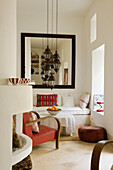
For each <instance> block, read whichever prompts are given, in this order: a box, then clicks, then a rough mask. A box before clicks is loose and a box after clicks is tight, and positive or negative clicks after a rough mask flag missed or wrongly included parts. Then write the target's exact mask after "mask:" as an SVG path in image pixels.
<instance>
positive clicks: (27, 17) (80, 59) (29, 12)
mask: <svg viewBox="0 0 113 170" xmlns="http://www.w3.org/2000/svg"><path fill="white" fill-rule="evenodd" d="M17 2H18V75H20V67H21V62H20V61H21V53H20V50H21V47H20V33H21V32H36V33H47V27H46V12H45V11H46V3H45V6H42V1H41V0H38V1H37V0H33V1H31V0H24V1H23V0H18V1H17ZM62 8H63V7H62ZM58 27H59V28H58V33H60V34H75V35H76V38H77V39H76V62H77V63H76V82H75V86H76V90H77V91H84V83H85V82H84V77H85V73H84V69H85V65H84V62H85V57H84V37H83V17H81V16H80V17H79V16H64V15H62V14H61V11H59V25H58ZM49 32H50V33H51V27H50V28H49ZM54 33H55V29H54ZM66 91H67V90H66ZM74 91H75V89H74Z"/></svg>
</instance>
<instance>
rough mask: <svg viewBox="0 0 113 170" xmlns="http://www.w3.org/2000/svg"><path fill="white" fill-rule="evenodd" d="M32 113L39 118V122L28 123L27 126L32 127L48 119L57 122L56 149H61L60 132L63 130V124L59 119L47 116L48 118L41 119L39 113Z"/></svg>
mask: <svg viewBox="0 0 113 170" xmlns="http://www.w3.org/2000/svg"><path fill="white" fill-rule="evenodd" d="M31 112H33V113H35V114H36V115H37V118H38V119H37V120H34V121H32V122H29V123H26V124H25V126H29V125H32V124H34V123H38V124H40V122H41V121H42V120H46V119H55V120H56V122H57V130H56V132H57V133H56V148H57V149H59V141H60V130H61V123H60V121H59V119H58V118H56V117H54V116H47V117H43V118H40V115H39V114H38V113H37V112H35V111H31Z"/></svg>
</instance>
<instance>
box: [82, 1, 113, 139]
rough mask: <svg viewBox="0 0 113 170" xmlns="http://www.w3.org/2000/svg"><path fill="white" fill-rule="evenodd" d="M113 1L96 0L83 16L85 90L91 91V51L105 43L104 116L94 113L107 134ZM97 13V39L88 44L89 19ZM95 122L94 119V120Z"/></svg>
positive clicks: (112, 86)
mask: <svg viewBox="0 0 113 170" xmlns="http://www.w3.org/2000/svg"><path fill="white" fill-rule="evenodd" d="M112 7H113V1H112V0H108V1H106V0H96V1H95V2H94V3H93V4H92V6H91V8H90V10H89V11H88V13H87V15H86V16H85V22H84V24H85V35H86V40H85V49H86V66H87V69H86V81H87V86H86V88H85V89H86V90H87V91H88V90H89V91H91V53H92V50H94V49H96V48H97V47H99V46H100V45H102V44H104V43H105V77H104V81H105V90H104V95H105V111H104V116H101V119H100V118H99V117H100V115H98V114H97V115H96V118H94V119H98V118H99V123H100V125H104V126H105V128H106V130H107V132H108V134H110V135H111V136H113V104H112V103H113V99H112V96H113V78H112V73H113V57H112V56H113V22H112V19H111V16H113V9H112ZM95 13H97V40H96V41H94V42H93V43H92V44H90V37H89V36H90V30H89V28H90V19H91V17H92V16H93V15H94V14H95ZM92 116H93V114H92ZM94 122H95V123H96V121H94Z"/></svg>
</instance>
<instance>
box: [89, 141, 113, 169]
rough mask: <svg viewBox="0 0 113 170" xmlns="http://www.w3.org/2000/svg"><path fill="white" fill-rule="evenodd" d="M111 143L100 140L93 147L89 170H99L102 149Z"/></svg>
mask: <svg viewBox="0 0 113 170" xmlns="http://www.w3.org/2000/svg"><path fill="white" fill-rule="evenodd" d="M111 143H113V140H102V141H100V142H98V143H97V144H96V145H95V147H94V149H93V152H92V157H91V170H99V160H100V154H101V152H102V149H103V148H104V146H106V145H108V144H111Z"/></svg>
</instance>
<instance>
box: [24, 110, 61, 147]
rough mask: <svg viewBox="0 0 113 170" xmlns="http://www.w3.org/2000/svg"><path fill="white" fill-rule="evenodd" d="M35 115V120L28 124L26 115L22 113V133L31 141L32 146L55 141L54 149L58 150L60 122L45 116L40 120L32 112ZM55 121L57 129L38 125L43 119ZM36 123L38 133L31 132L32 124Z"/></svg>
mask: <svg viewBox="0 0 113 170" xmlns="http://www.w3.org/2000/svg"><path fill="white" fill-rule="evenodd" d="M32 112H33V113H35V114H36V115H37V120H35V121H32V122H29V117H28V113H23V133H24V134H26V135H27V136H29V137H30V138H31V139H32V145H33V146H36V145H39V144H42V143H45V142H48V141H51V140H54V139H56V148H57V149H58V148H59V139H60V129H61V125H60V121H59V119H58V118H56V117H53V116H47V117H44V118H40V116H39V114H38V113H37V112H35V111H32ZM51 118H53V119H55V120H56V121H57V124H58V127H57V129H54V128H50V127H48V126H45V125H40V121H41V120H45V119H51ZM36 122H37V123H38V125H39V133H35V132H32V129H31V126H30V125H32V124H33V123H36Z"/></svg>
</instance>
